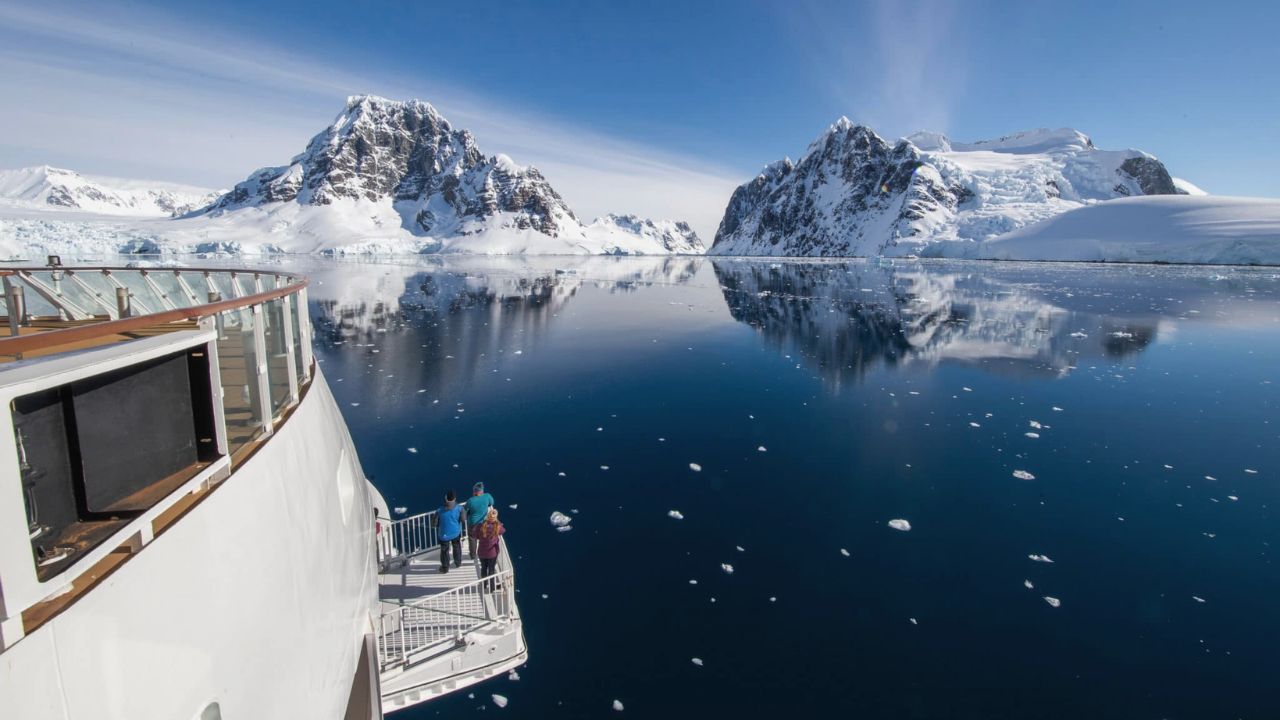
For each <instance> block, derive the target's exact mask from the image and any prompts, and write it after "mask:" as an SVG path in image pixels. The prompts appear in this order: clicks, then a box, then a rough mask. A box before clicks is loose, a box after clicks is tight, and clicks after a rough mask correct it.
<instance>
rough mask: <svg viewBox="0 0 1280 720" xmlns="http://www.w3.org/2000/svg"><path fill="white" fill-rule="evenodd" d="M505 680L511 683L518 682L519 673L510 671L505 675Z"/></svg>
mask: <svg viewBox="0 0 1280 720" xmlns="http://www.w3.org/2000/svg"><path fill="white" fill-rule="evenodd" d="M507 679H508V680H510V681H511V682H520V673H518V672H516V671H515V670H512V671H511V672H509V673H507Z"/></svg>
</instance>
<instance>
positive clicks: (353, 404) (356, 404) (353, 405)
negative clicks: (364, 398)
mask: <svg viewBox="0 0 1280 720" xmlns="http://www.w3.org/2000/svg"><path fill="white" fill-rule="evenodd" d="M351 407H360V403H358V402H356V403H351Z"/></svg>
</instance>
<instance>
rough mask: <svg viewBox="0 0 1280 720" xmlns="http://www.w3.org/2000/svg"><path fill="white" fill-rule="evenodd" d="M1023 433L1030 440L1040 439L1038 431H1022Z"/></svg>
mask: <svg viewBox="0 0 1280 720" xmlns="http://www.w3.org/2000/svg"><path fill="white" fill-rule="evenodd" d="M1023 435H1026V436H1027V437H1029V438H1031V439H1032V440H1039V439H1040V433H1033V432H1029V433H1023Z"/></svg>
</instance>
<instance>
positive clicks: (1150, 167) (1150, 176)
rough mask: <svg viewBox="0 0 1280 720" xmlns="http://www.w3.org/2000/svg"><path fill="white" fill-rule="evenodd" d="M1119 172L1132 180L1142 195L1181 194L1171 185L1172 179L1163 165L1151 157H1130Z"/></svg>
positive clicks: (1121, 165) (1122, 164)
mask: <svg viewBox="0 0 1280 720" xmlns="http://www.w3.org/2000/svg"><path fill="white" fill-rule="evenodd" d="M1119 172H1120V173H1122V174H1124V175H1128V176H1129V177H1131V178H1133V180H1134V181H1135V182H1137V183H1138V187H1140V188H1142V194H1143V195H1181V194H1183V193H1182V192H1181V191H1179V190H1178V188H1177V186H1175V185H1174V184H1173V178H1172V177H1171V176H1170V175H1169V171H1168V169H1166V168H1165V166H1164V163H1162V162H1160V161H1159V160H1157V159H1155V158H1153V157H1146V156H1143V157H1131V158H1129V159H1128V160H1125V161H1124V162H1123V163H1121V164H1120V170H1119ZM1125 194H1126V195H1127V194H1128V193H1127V192H1126V193H1125Z"/></svg>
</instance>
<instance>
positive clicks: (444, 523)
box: [436, 490, 465, 573]
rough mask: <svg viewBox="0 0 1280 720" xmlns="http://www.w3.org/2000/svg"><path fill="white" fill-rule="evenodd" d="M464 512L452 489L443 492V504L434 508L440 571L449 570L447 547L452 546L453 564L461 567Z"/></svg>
mask: <svg viewBox="0 0 1280 720" xmlns="http://www.w3.org/2000/svg"><path fill="white" fill-rule="evenodd" d="M464 518H465V514H464V513H463V511H462V506H461V505H459V504H458V497H457V496H456V495H454V494H453V491H452V490H450V491H449V492H447V493H445V494H444V505H441V506H440V507H439V508H438V509H437V510H436V528H437V530H438V532H439V534H440V535H439V537H440V572H442V573H447V572H449V548H453V566H454V567H462V525H463V522H464V521H465V520H464Z"/></svg>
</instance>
